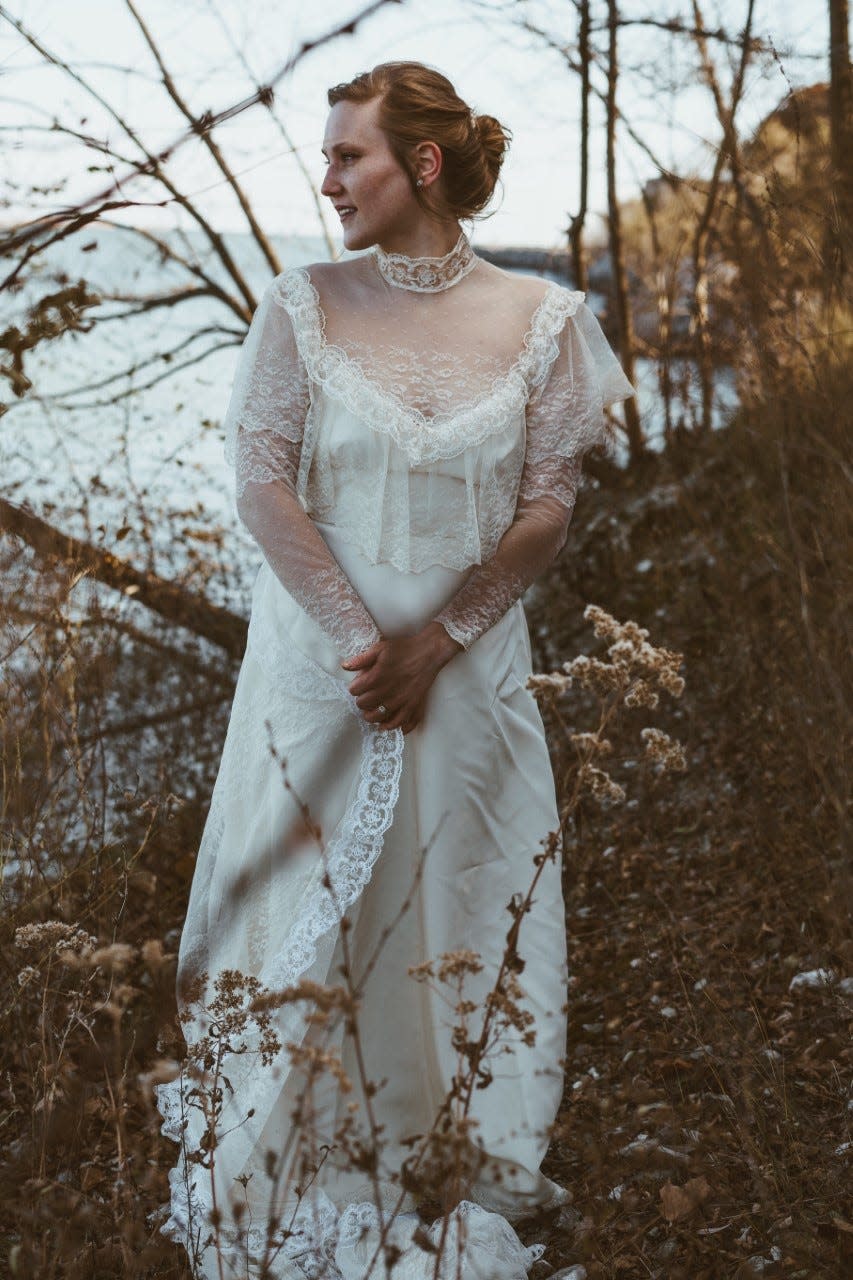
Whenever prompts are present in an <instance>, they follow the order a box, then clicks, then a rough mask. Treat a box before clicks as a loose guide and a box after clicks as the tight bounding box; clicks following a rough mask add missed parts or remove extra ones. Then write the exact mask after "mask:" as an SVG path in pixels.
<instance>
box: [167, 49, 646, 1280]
mask: <svg viewBox="0 0 853 1280" xmlns="http://www.w3.org/2000/svg"><path fill="white" fill-rule="evenodd" d="M328 97H329V104H330V107H331V110H330V113H329V117H328V125H327V129H326V136H325V141H324V147H323V151H324V154H325V156H326V159H327V164H328V170H327V175H326V178H325V181H324V183H323V194H324V195H325V196H327V197H328V198H329V199H330V200H331V201H332V203H333V204H334V206H335V208H336V210H337V212H338V214H339V217H340V220H341V225H342V228H343V236H344V244H345V247H346V248H347V249H350V250H371V252H369V253H366V254H362V255H361V256H358V257H355V258H352V259H348V260H345V261H341V262H336V263H317V264H314V265H312V266H310V267H308V268H304V269H303V268H296V269H291V270H287V271H284V272H282V273H281V274H280V275H279V276H277V277H276V278H275V280H273V282H272V284H271V285H270V286H269V288H268V289H267V291H266V293H265V294H264V296H263V298H262V300H261V302H260V304H259V306H258V308H257V311H256V313H255V315H254V318H253V321H252V324H251V328H250V330H249V333H248V335H247V337H246V340H245V343H244V346H243V349H242V352H241V358H240V364H239V368H238V371H237V375H236V379H235V384H234V389H233V392H232V397H231V402H230V404H229V408H228V413H227V415H226V438H227V445H226V451H227V456H228V458H229V460H230V461H231V462H232V463H233V464H234V466H235V469H236V488H237V505H238V511H239V514H240V516H241V518H242V519H243V521H244V522H245V524H246V525H247V527H248V528H249V530H250V531H251V533H252V534H253V536H254V538H255V539H256V541H257V542H258V544H259V546H260V548H261V550H262V552H263V555H264V563H263V564H262V566H261V569H260V572H259V575H258V578H257V582H256V585H255V588H254V595H253V601H252V614H251V622H250V627H249V638H248V643H247V648H246V655H245V658H244V661H243V665H242V668H241V671H240V676H239V680H238V684H237V689H236V692H235V698H234V704H233V708H232V714H231V720H230V724H229V729H228V735H227V738H226V742H225V747H224V751H223V756H222V762H221V765H220V770H219V775H218V778H217V782H216V787H215V790H214V794H213V799H212V803H211V809H210V814H209V816H208V821H207V824H206V827H205V831H204V836H203V840H202V844H201V848H200V851H199V857H198V864H197V869H196V874H195V878H194V882H193V886H192V892H191V896H190V903H189V910H188V916H187V922H186V926H185V930H184V934H183V938H182V943H181V954H180V970H179V999H180V1005H181V1009H182V1017H183V1019H184V1022H185V1033H186V1036H187V1041H188V1045H189V1061H190V1063H195V1064H196V1066H197V1067H198V1066H200V1067H201V1068H203V1071H204V1074H203V1075H199V1073H198V1071H196V1072H195V1073H194V1072H193V1071H192V1070H191V1069H186V1070H185V1071H184V1073H183V1076H182V1079H181V1080H178V1081H175V1082H173V1083H172V1084H170V1085H167V1086H163V1087H161V1089H160V1104H161V1109H162V1110H163V1112H164V1115H165V1116H166V1124H165V1126H164V1131H165V1132H167V1133H169V1134H170V1136H172V1137H174V1138H175V1139H176V1140H178V1141H181V1142H182V1153H181V1160H180V1162H179V1165H178V1168H177V1169H176V1170H175V1171H173V1174H172V1191H173V1195H172V1206H171V1209H172V1216H171V1218H170V1221H169V1223H168V1224H167V1226H166V1227H165V1228H164V1229H165V1230H166V1231H167V1232H169V1233H170V1234H171V1235H172V1236H174V1237H175V1238H176V1239H180V1240H182V1241H184V1243H186V1244H187V1245H188V1247H189V1248H190V1251H191V1252H193V1253H194V1254H195V1256H196V1265H197V1270H198V1273H199V1274H201V1275H205V1276H208V1275H209V1276H218V1275H220V1274H231V1273H232V1272H231V1271H229V1269H228V1268H229V1267H232V1268H233V1273H234V1274H246V1266H247V1264H246V1260H245V1259H246V1254H247V1252H248V1255H249V1257H250V1268H251V1267H254V1268H255V1272H254V1273H257V1274H261V1273H263V1274H265V1275H270V1276H273V1277H275V1280H284V1278H285V1277H303V1276H306V1275H309V1276H321V1275H322V1276H329V1277H333V1278H336V1280H337V1278H339V1277H344V1280H356V1278H358V1280H364V1277H367V1276H368V1275H371V1276H377V1277H378V1276H380V1275H382V1276H384V1275H385V1274H386V1267H391V1270H390V1272H388V1274H392V1275H393V1276H395V1277H412V1278H413V1280H421V1278H422V1280H426V1278H427V1277H431V1276H433V1275H438V1276H442V1277H444V1276H446V1277H450V1276H453V1277H457V1275H458V1276H461V1277H463V1278H464V1280H473V1278H474V1277H484V1278H485V1277H487V1278H488V1280H516V1278H520V1277H523V1276H525V1275H526V1274H527V1271H528V1267H529V1265H530V1263H531V1262H532V1261H533V1260H534V1259H535V1258H536V1257H538V1256H539V1254H540V1253H541V1250H540V1249H539V1248H538V1247H536V1246H534V1247H532V1248H527V1249H525V1248H524V1247H523V1246H522V1244H521V1242H520V1240H519V1239H518V1236H517V1235H516V1233H515V1231H514V1229H513V1228H512V1227H511V1226H510V1220H512V1221H517V1220H518V1219H520V1218H523V1217H524V1216H530V1215H531V1214H533V1213H535V1212H536V1211H537V1210H541V1209H543V1208H545V1207H553V1206H556V1205H558V1204H560V1203H562V1202H563V1201H565V1200H566V1199H567V1198H568V1195H567V1193H566V1192H565V1191H563V1190H561V1188H559V1187H557V1186H556V1185H555V1184H554V1183H553V1182H551V1181H550V1180H549V1179H548V1178H546V1177H545V1176H544V1175H543V1174H542V1173H541V1171H540V1167H539V1166H540V1163H541V1160H542V1158H543V1156H544V1154H545V1151H546V1149H547V1144H548V1131H549V1127H550V1126H551V1124H552V1122H553V1120H554V1117H555V1115H556V1112H557V1108H558V1105H559V1101H560V1095H561V1084H562V1075H561V1058H562V1055H563V1052H564V1035H565V1021H564V999H565V924H564V916H563V903H562V898H561V889H560V871H559V865H558V860H557V859H556V858H555V857H553V856H552V857H551V858H550V859H546V860H545V861H544V862H542V866H541V870H540V872H539V880H538V882H537V886H536V892H535V895H534V900H533V903H532V906H531V908H530V910H529V912H528V913H527V914H526V915H525V916H524V917H523V919H522V923H521V929H520V933H519V940H518V951H519V955H520V958H521V963H520V964H519V965H517V966H516V970H517V971H518V979H519V985H518V987H517V989H514V990H515V992H516V994H517V995H518V997H519V999H520V1001H521V1004H522V1005H523V1009H524V1011H525V1012H524V1013H523V1014H521V1015H520V1016H517V1017H515V1018H514V1017H513V1014H512V1011H511V1010H510V1012H509V1013H508V1014H506V1017H505V1019H504V1027H503V1031H504V1034H503V1035H502V1037H501V1040H502V1043H501V1044H500V1045H498V1046H493V1045H491V1043H489V1049H488V1053H487V1054H486V1057H485V1061H484V1062H482V1063H480V1064H479V1066H480V1069H479V1072H478V1074H477V1076H476V1081H475V1080H474V1079H473V1077H472V1079H471V1080H469V1081H468V1084H467V1086H466V1088H467V1093H466V1090H465V1089H464V1088H462V1087H461V1085H460V1079H461V1075H460V1072H461V1066H460V1063H461V1064H462V1066H464V1065H465V1062H466V1061H467V1060H466V1059H465V1057H464V1046H463V1051H462V1056H461V1057H460V1039H459V1033H457V1036H456V1040H455V1044H454V1043H453V1042H452V1024H453V1022H454V1016H453V1015H454V1006H456V1007H455V1015H456V1019H457V1020H458V1019H459V1018H460V1017H461V1018H462V1019H463V1022H464V1023H465V1025H466V1026H467V1031H468V1035H469V1041H468V1043H469V1046H470V1042H471V1037H472V1036H473V1039H475V1040H476V1037H477V1024H476V1018H477V1016H478V1013H477V1011H475V1008H474V1006H475V1004H476V1005H478V1006H479V1009H480V1013H479V1016H482V1014H481V1010H482V1004H483V1001H484V999H485V996H486V994H487V993H488V992H489V991H490V990H491V989H492V988H493V986H494V984H495V981H496V977H497V975H498V972H499V969H500V966H501V960H502V956H503V954H504V947H505V938H506V934H507V928H508V925H509V923H510V921H509V917H508V916H507V914H506V911H507V906H508V904H510V902H511V901H516V902H517V900H518V897H519V895H523V894H524V893H525V891H526V890H527V888H528V886H529V884H530V882H531V880H532V877H533V874H534V871H535V866H534V859H535V858H536V856H537V855H541V853H542V848H543V842H545V841H547V837H548V833H549V832H553V831H556V829H557V828H558V819H557V812H556V801H555V795H554V786H553V779H552V776H551V771H550V766H549V759H548V753H547V749H546V744H545V738H544V733H543V727H542V722H541V719H540V717H539V714H538V711H537V708H536V705H535V703H534V700H533V698H532V696H531V694H530V693H529V692H528V691H527V689H526V688H525V681H526V678H527V676H528V674H529V672H530V661H531V655H530V644H529V637H528V633H527V627H526V622H525V618H524V612H523V608H522V605H521V595H522V593H523V591H524V590H525V589H526V588H527V587H528V586H529V584H530V583H531V582H532V581H533V580H534V578H535V577H536V576H537V574H539V573H540V572H541V571H542V570H543V569H544V568H545V567H546V566H547V565H548V564H550V562H551V561H552V560H553V558H554V557H555V555H556V554H557V552H558V551H559V550H560V548H561V547H562V546H563V544H564V541H565V538H566V530H567V526H568V523H569V520H570V518H571V514H572V508H573V504H574V499H575V493H576V489H577V485H578V480H579V476H580V470H581V458H582V456H583V454H584V452H585V451H587V450H588V449H590V448H592V447H593V446H596V445H606V444H608V443H609V441H608V435H607V428H606V425H605V418H604V414H603V408H604V405H606V404H609V403H612V402H613V401H615V400H619V399H622V398H624V397H626V396H629V395H631V394H633V392H632V389H631V387H630V384H629V383H628V382H627V380H626V379H625V377H624V375H623V374H622V372H621V370H620V369H619V366H618V364H617V363H616V361H615V359H614V357H613V354H612V352H611V351H610V349H609V347H608V346H607V343H606V341H605V339H604V337H603V335H602V333H601V330H600V328H599V326H598V324H597V322H596V320H595V319H594V317H593V316H592V314H591V313H590V312H589V311H588V310H587V309H586V307H585V306H584V304H583V295H582V294H578V293H572V292H569V291H568V290H566V289H564V288H562V287H560V286H558V285H556V284H552V283H546V282H544V281H542V280H541V279H537V278H532V277H526V276H520V275H510V274H508V273H506V272H504V271H502V270H500V269H498V268H497V267H495V266H492V265H490V264H489V263H487V262H485V261H484V260H482V259H480V258H478V257H477V256H476V255H475V254H474V252H473V251H472V249H471V246H470V244H469V242H468V239H467V237H466V235H465V234H464V232H463V231H462V228H461V225H460V221H461V220H465V219H473V217H474V216H475V215H476V214H478V213H479V212H480V211H481V210H482V209H483V208H484V207H485V205H486V204H487V203H488V201H489V199H490V197H491V195H492V192H493V189H494V186H495V183H496V180H497V177H498V173H499V170H500V167H501V162H502V159H503V156H504V152H505V149H506V146H507V142H508V135H507V132H506V131H505V130H504V129H503V128H502V127H501V125H500V124H499V123H498V121H497V120H495V119H494V118H493V117H491V116H482V115H480V116H476V115H474V114H473V113H472V112H471V110H470V109H469V108H468V107H467V106H466V104H465V103H464V102H463V101H462V100H461V99H460V98H459V97H458V96H457V94H456V93H455V91H454V89H453V86H452V85H451V84H450V82H449V81H448V80H447V79H446V78H445V77H444V76H442V75H440V74H439V73H438V72H436V71H434V70H432V69H430V68H428V67H425V66H423V65H422V64H420V63H413V62H398V63H387V64H383V65H381V66H378V67H376V68H374V70H373V71H371V72H368V73H365V74H363V75H360V76H357V77H356V78H355V79H354V80H353V81H352V82H350V83H349V84H343V85H339V86H337V87H336V88H334V89H332V90H330V91H329V95H328ZM540 861H541V858H540ZM344 917H345V918H344ZM342 920H343V924H342ZM471 952H475V953H476V954H477V956H478V957H479V960H478V961H475V960H474V958H473V957H472V956H471V955H470V953H471ZM448 955H450V956H451V959H450V960H448V959H445V960H444V961H443V962H439V964H440V965H442V964H443V967H441V969H440V972H439V971H438V970H433V971H431V973H432V976H430V971H427V970H426V969H425V968H424V966H425V965H427V964H428V962H431V961H433V962H435V961H436V958H437V957H441V956H444V957H447V956H448ZM522 964H523V967H521V965H522ZM418 966H420V968H418ZM342 967H343V973H344V977H345V980H344V982H343V984H342V985H343V987H344V988H346V989H347V990H346V991H339V992H338V994H337V995H336V996H332V995H330V994H329V992H328V987H327V989H326V991H325V992H324V991H322V990H321V989H320V988H315V987H311V986H310V985H305V984H306V983H311V982H314V983H320V984H332V985H334V984H341V972H342ZM410 970H415V972H414V973H410ZM223 971H225V973H226V976H225V978H224V979H223V978H221V977H220V981H219V985H218V986H217V984H216V975H222V973H223ZM239 975H242V976H239ZM254 980H257V983H260V984H261V985H262V987H263V989H264V990H266V991H272V992H278V993H282V992H284V993H285V995H284V996H283V997H282V996H280V997H279V998H278V999H277V1000H273V1001H272V1002H271V1003H270V1002H268V1003H267V1005H266V1006H265V1012H264V1013H262V1014H261V1015H260V1016H259V1017H260V1020H258V1017H255V1015H252V1016H250V1017H248V1019H247V1016H246V1012H245V1011H246V1008H247V1004H248V1003H250V1002H251V999H252V997H253V995H254V994H256V992H257V990H258V987H257V985H256V983H255V982H254ZM441 980H444V984H445V985H444V986H442V981H441ZM300 982H301V983H302V984H303V985H302V987H301V988H297V989H296V990H294V988H295V986H296V984H299V983H300ZM459 983H461V984H462V995H463V996H464V998H465V999H467V1000H469V1001H470V1002H471V1003H470V1004H469V1005H465V1004H463V1005H462V1006H461V1007H460V1006H459V991H458V990H457V993H456V995H455V996H453V995H452V992H453V990H454V984H457V985H458V984H459ZM312 992H314V994H315V995H316V1000H315V1002H314V1003H313V1004H312V1002H311V1000H310V999H309V998H308V997H310V996H311V994H312ZM347 992H348V994H347ZM354 997H355V998H357V1010H356V1014H355V1020H354V1021H353V1017H352V1000H353V998H354ZM448 998H449V1003H448ZM241 1010H242V1013H241ZM229 1018H230V1021H229ZM253 1019H254V1020H253ZM462 1039H463V1040H464V1035H463V1037H462ZM486 1039H488V1037H486ZM285 1045H289V1046H291V1047H290V1048H289V1049H286V1048H285V1047H284V1046H285ZM318 1064H320V1066H322V1067H323V1068H327V1070H326V1072H325V1075H323V1074H322V1073H320V1074H319V1075H318ZM462 1074H464V1073H462ZM306 1081H310V1084H306ZM474 1083H476V1084H477V1085H478V1087H477V1088H473V1087H472V1086H473V1084H474ZM482 1086H485V1087H482ZM463 1094H465V1097H466V1101H465V1103H464V1105H462V1102H461V1098H462V1095H463ZM448 1099H451V1102H452V1105H449V1104H448V1102H447V1100H448ZM443 1104H445V1105H444V1107H443ZM437 1116H438V1117H441V1116H444V1117H445V1120H446V1119H447V1117H448V1116H452V1118H453V1123H452V1124H448V1123H445V1124H444V1125H443V1127H442V1126H441V1125H440V1126H439V1127H440V1128H441V1129H442V1134H443V1137H442V1138H441V1140H440V1141H437V1142H433V1143H432V1145H430V1144H429V1142H428V1140H427V1139H426V1136H425V1135H428V1134H429V1132H430V1130H431V1129H432V1128H434V1126H435V1121H436V1117H437ZM460 1132H462V1133H463V1137H462V1138H460V1136H459V1135H460ZM441 1141H443V1142H444V1143H445V1157H446V1151H447V1149H449V1148H452V1156H453V1158H452V1159H450V1160H449V1162H448V1160H447V1159H446V1158H445V1163H444V1164H442V1156H441ZM436 1152H438V1156H436ZM460 1153H461V1154H460ZM429 1168H433V1170H438V1171H439V1175H440V1178H441V1181H442V1185H441V1186H440V1187H438V1188H436V1187H435V1186H433V1187H432V1188H431V1189H430V1188H428V1187H426V1184H425V1182H424V1180H423V1173H424V1170H427V1169H429ZM450 1168H452V1169H453V1170H455V1173H454V1175H453V1176H452V1177H451V1176H446V1171H447V1170H448V1169H450ZM442 1170H444V1172H442ZM401 1171H403V1172H402V1174H401ZM435 1202H437V1208H436V1203H435ZM431 1203H433V1212H432V1215H431V1216H430V1212H429V1206H430V1204H431ZM419 1209H420V1211H421V1213H422V1214H426V1219H425V1222H424V1223H423V1224H422V1225H421V1228H420V1231H419V1232H418V1231H417V1229H418V1226H419V1222H420V1220H419V1218H418V1213H417V1211H418V1210H419ZM441 1210H443V1213H442V1212H441ZM433 1219H434V1220H433ZM211 1222H212V1223H213V1227H212V1228H211V1225H210V1224H211ZM268 1224H270V1225H268ZM389 1243H390V1244H391V1245H393V1246H394V1247H393V1249H392V1251H391V1252H390V1253H389V1252H387V1251H386V1252H385V1254H384V1256H383V1254H382V1248H381V1246H382V1244H385V1245H388V1244H389ZM436 1249H438V1251H439V1252H438V1253H436ZM223 1259H224V1261H223ZM392 1264H393V1265H392ZM265 1265H266V1266H267V1270H266V1271H264V1266H265ZM437 1266H438V1268H439V1269H438V1270H436V1267H437ZM220 1267H222V1268H223V1270H222V1271H221V1272H220Z"/></svg>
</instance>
